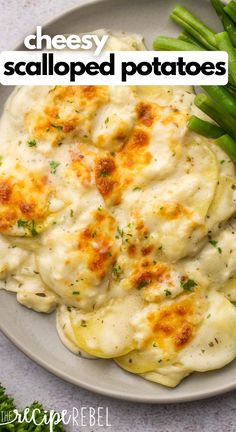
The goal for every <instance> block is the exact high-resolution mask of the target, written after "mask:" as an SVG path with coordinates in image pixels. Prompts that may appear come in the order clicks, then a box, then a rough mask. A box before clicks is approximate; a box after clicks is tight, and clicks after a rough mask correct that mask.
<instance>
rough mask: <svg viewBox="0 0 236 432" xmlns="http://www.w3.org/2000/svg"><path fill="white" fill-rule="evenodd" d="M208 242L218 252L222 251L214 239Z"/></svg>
mask: <svg viewBox="0 0 236 432" xmlns="http://www.w3.org/2000/svg"><path fill="white" fill-rule="evenodd" d="M209 243H210V244H211V245H212V246H213V247H215V248H216V249H217V250H218V252H219V254H221V253H222V249H221V248H220V247H218V246H217V245H218V241H216V240H209Z"/></svg>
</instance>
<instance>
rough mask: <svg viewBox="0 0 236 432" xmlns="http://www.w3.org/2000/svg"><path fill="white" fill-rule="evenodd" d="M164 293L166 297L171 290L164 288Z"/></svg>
mask: <svg viewBox="0 0 236 432" xmlns="http://www.w3.org/2000/svg"><path fill="white" fill-rule="evenodd" d="M164 293H165V295H166V297H168V296H170V295H171V294H172V293H171V291H170V290H168V289H165V290H164Z"/></svg>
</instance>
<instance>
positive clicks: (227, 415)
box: [0, 0, 236, 432]
mask: <svg viewBox="0 0 236 432" xmlns="http://www.w3.org/2000/svg"><path fill="white" fill-rule="evenodd" d="M165 1H166V0H165ZM77 4H79V0H67V1H64V0H41V1H40V0H0V51H1V50H6V49H11V48H13V47H14V46H15V45H16V44H17V43H18V42H19V41H20V40H21V39H22V37H23V36H24V35H25V34H27V31H28V32H30V31H31V30H32V29H33V28H34V26H35V25H37V24H38V25H39V24H40V25H41V24H43V23H44V22H45V21H48V20H49V19H50V18H52V17H53V16H54V15H57V14H59V13H60V12H61V11H63V10H65V9H69V8H70V7H72V6H74V5H77ZM0 371H1V372H0V381H1V382H2V384H3V385H4V386H5V387H7V390H8V392H9V393H11V394H12V395H14V397H15V401H16V403H17V404H18V405H19V406H20V407H23V406H25V405H26V404H29V403H31V402H32V401H33V400H35V399H37V400H40V401H42V402H43V404H44V406H45V407H46V408H47V409H49V408H53V409H57V410H62V409H67V410H68V411H70V410H71V409H72V407H77V408H78V409H80V407H82V406H84V407H89V406H91V407H94V408H96V407H98V406H100V407H101V406H102V407H109V421H110V423H111V425H112V426H110V427H109V428H103V427H100V428H99V427H95V428H94V427H89V426H85V427H80V428H78V427H77V426H75V427H72V426H70V427H68V428H67V430H68V431H81V432H89V431H91V432H92V431H93V432H95V431H105V430H107V431H111V432H131V431H136V432H154V431H155V432H184V431H188V432H202V431H204V432H218V431H219V432H228V431H230V432H233V431H236V392H231V393H228V394H225V395H222V396H219V397H216V398H212V399H208V400H203V401H199V402H191V403H184V404H179V405H177V404H176V405H147V404H145V405H144V404H143V405H142V404H135V403H128V402H124V401H118V400H114V399H110V398H106V397H102V396H100V395H96V394H93V393H90V392H88V391H85V390H83V389H80V388H78V387H75V386H74V385H71V384H68V383H66V382H64V381H62V380H61V379H59V378H57V377H55V376H53V375H52V374H50V373H49V372H47V371H45V370H43V369H42V368H41V367H40V366H38V365H36V364H35V363H34V362H33V361H31V360H30V359H28V358H27V357H26V356H25V355H24V354H23V353H21V352H20V351H19V350H18V349H17V348H15V347H14V346H13V345H12V343H11V342H9V341H8V340H7V339H6V338H5V336H3V335H1V334H0Z"/></svg>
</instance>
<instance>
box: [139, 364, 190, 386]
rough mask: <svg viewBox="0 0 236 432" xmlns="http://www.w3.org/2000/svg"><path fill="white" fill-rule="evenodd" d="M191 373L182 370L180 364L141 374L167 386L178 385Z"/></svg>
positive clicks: (149, 379)
mask: <svg viewBox="0 0 236 432" xmlns="http://www.w3.org/2000/svg"><path fill="white" fill-rule="evenodd" d="M190 373H191V372H190V371H187V370H182V369H181V368H180V367H178V366H172V367H168V368H166V369H163V370H162V371H158V372H156V371H154V372H147V373H144V374H140V376H141V377H143V378H145V379H146V380H148V381H152V382H155V383H157V384H162V385H164V386H167V387H176V386H177V385H178V384H179V383H180V382H181V381H182V380H183V379H184V378H185V377H186V376H188V375H189V374H190Z"/></svg>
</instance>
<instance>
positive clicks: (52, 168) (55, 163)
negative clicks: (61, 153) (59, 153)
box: [49, 161, 60, 174]
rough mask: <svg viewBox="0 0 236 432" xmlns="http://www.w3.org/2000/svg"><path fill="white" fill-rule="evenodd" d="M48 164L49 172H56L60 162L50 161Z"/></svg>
mask: <svg viewBox="0 0 236 432" xmlns="http://www.w3.org/2000/svg"><path fill="white" fill-rule="evenodd" d="M49 165H50V168H51V173H52V174H56V170H57V168H58V167H59V165H60V162H56V161H51V162H50V164H49Z"/></svg>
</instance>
